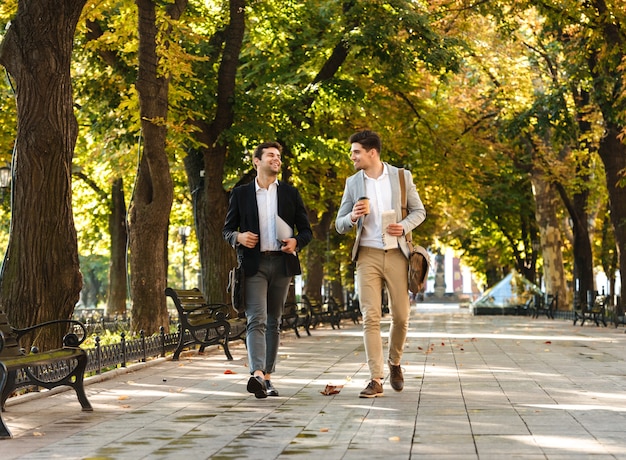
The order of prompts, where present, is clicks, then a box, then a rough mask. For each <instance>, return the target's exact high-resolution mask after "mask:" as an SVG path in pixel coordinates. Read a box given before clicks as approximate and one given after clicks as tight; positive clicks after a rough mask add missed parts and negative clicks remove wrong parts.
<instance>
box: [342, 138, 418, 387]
mask: <svg viewBox="0 0 626 460" xmlns="http://www.w3.org/2000/svg"><path fill="white" fill-rule="evenodd" d="M350 143H351V150H350V159H351V160H352V162H353V164H354V168H355V169H356V171H357V173H356V174H354V175H352V176H350V177H349V178H348V179H347V180H346V186H345V189H344V192H343V198H342V199H341V205H340V206H339V211H338V213H337V219H336V220H335V228H336V229H337V231H338V232H339V233H341V234H344V233H347V232H349V231H351V230H352V229H353V228H356V240H355V242H354V247H353V248H352V260H354V261H356V283H357V288H358V292H359V301H360V307H361V313H362V314H363V341H364V343H365V354H366V357H367V364H368V367H369V371H370V382H369V384H368V385H367V387H366V388H365V389H364V390H363V391H361V393H360V394H359V397H361V398H376V397H379V396H383V385H382V383H383V379H384V376H385V362H384V361H385V360H384V353H383V343H382V337H381V330H380V321H381V317H382V308H381V304H382V299H381V293H382V290H383V287H386V288H387V290H388V292H389V297H390V303H391V309H390V312H391V315H392V318H391V325H390V328H389V352H388V358H387V364H388V366H389V374H390V376H389V380H390V383H391V387H392V388H393V389H394V390H395V391H401V390H402V389H403V387H404V376H403V374H402V368H401V362H400V361H401V359H402V352H403V350H404V343H405V341H406V335H407V331H408V324H409V314H410V302H409V287H408V257H409V247H408V245H407V242H406V238H405V234H408V233H409V232H410V231H411V230H413V229H414V228H415V227H417V226H418V225H419V224H421V223H422V222H423V221H424V219H425V218H426V210H425V209H424V205H423V204H422V200H421V199H420V197H419V194H418V193H417V190H416V188H415V184H414V183H413V178H412V176H411V173H410V172H409V171H405V172H404V180H405V184H406V190H407V208H408V215H407V216H406V217H405V218H404V219H403V218H402V203H401V202H400V200H401V196H400V182H399V170H398V168H396V167H394V166H391V165H389V164H387V163H384V162H383V161H381V159H380V151H381V140H380V137H379V135H378V134H376V133H375V132H373V131H368V130H365V131H359V132H357V133H354V134H353V135H352V136H351V137H350ZM362 197H367V198H368V199H367V200H362V199H361V198H362ZM383 217H384V218H385V222H389V221H391V223H389V224H388V225H386V226H385V228H383Z"/></svg>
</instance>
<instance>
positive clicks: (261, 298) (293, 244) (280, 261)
mask: <svg viewBox="0 0 626 460" xmlns="http://www.w3.org/2000/svg"><path fill="white" fill-rule="evenodd" d="M281 153H282V146H281V145H280V144H279V143H278V142H264V143H262V144H260V145H259V146H258V147H257V148H256V149H255V150H254V153H253V157H252V161H253V162H254V167H255V169H256V172H257V175H256V178H255V180H254V181H253V182H251V183H249V184H246V185H241V186H239V187H235V188H234V189H233V191H232V192H231V195H230V201H229V204H228V211H227V213H226V220H225V222H224V228H223V230H222V234H223V236H224V239H225V240H226V241H227V242H228V243H230V244H231V245H232V246H233V247H234V248H235V249H236V250H237V258H238V260H240V261H241V263H242V266H243V269H244V273H245V283H244V292H245V299H246V318H247V326H246V346H247V349H248V361H249V365H250V374H252V375H251V377H250V379H249V380H248V386H247V389H248V391H249V392H250V393H253V394H254V395H255V396H256V397H257V398H266V397H267V396H278V390H276V388H275V387H274V386H273V384H272V382H271V380H270V379H271V374H272V373H273V372H274V370H275V369H276V359H277V356H278V345H279V338H280V321H281V317H282V313H283V307H284V305H285V300H286V298H287V292H288V290H289V284H290V283H291V280H292V278H293V276H294V275H299V274H300V261H299V259H298V251H300V250H301V249H302V248H303V247H305V246H306V245H307V244H308V243H309V242H310V241H311V239H312V238H313V232H312V231H311V226H310V224H309V219H308V216H307V212H306V209H305V207H304V203H303V202H302V198H301V197H300V193H299V192H298V190H297V189H296V188H295V187H293V186H291V185H289V184H287V183H286V182H282V181H279V180H278V174H279V173H280V171H281V165H282V161H281ZM281 225H282V232H281V228H280V227H281ZM294 228H295V230H296V232H295V233H294ZM286 229H288V230H289V235H286V234H284V231H285V230H286ZM281 234H282V238H281V239H280V240H279V236H281Z"/></svg>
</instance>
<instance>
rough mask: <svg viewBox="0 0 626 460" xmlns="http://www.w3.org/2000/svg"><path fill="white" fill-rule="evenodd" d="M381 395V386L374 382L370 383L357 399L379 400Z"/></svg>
mask: <svg viewBox="0 0 626 460" xmlns="http://www.w3.org/2000/svg"><path fill="white" fill-rule="evenodd" d="M382 395H383V386H382V385H381V384H380V383H378V382H377V381H376V380H372V381H370V383H368V384H367V386H366V387H365V389H364V390H363V391H361V393H359V398H379V397H380V396H382Z"/></svg>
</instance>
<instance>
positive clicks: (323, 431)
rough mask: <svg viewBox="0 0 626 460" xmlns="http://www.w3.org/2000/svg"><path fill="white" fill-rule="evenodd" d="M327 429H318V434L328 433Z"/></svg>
mask: <svg viewBox="0 0 626 460" xmlns="http://www.w3.org/2000/svg"><path fill="white" fill-rule="evenodd" d="M328 431H329V430H328V428H320V433H328Z"/></svg>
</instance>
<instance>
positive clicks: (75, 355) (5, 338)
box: [0, 311, 93, 439]
mask: <svg viewBox="0 0 626 460" xmlns="http://www.w3.org/2000/svg"><path fill="white" fill-rule="evenodd" d="M59 324H66V325H67V326H68V327H69V326H78V327H80V328H81V329H82V333H81V338H80V339H79V337H78V335H77V334H76V333H74V332H69V333H67V334H66V335H65V336H64V337H63V347H62V348H59V349H56V350H49V351H39V350H38V349H37V347H32V348H31V352H30V353H28V354H26V352H25V351H24V349H23V348H21V347H20V339H21V338H22V337H23V336H24V335H26V334H29V333H31V332H33V331H35V330H36V329H40V328H43V327H46V326H52V325H57V327H58V325H59ZM86 337H87V331H86V329H85V326H84V325H83V324H82V323H81V322H80V321H76V320H70V319H68V320H56V321H48V322H45V323H41V324H36V325H34V326H31V327H27V328H24V329H16V328H14V327H12V326H11V325H10V324H9V321H8V318H7V316H6V314H4V313H3V312H1V311H0V406H1V409H2V411H1V412H4V411H5V403H6V400H7V399H8V398H9V396H10V395H11V394H12V393H13V392H14V391H15V390H16V389H17V388H19V387H22V386H27V385H29V386H36V387H42V388H47V389H49V390H51V389H53V388H56V387H59V386H69V387H72V388H73V389H74V391H76V395H77V396H78V401H79V402H80V405H81V406H82V410H84V411H92V410H93V409H92V407H91V404H90V403H89V400H87V395H86V394H85V387H84V376H85V368H86V367H87V353H86V352H85V350H83V349H81V348H80V345H81V344H82V343H83V341H84V340H85V338H86ZM18 375H20V376H22V375H23V376H24V377H25V378H24V379H20V381H19V382H18ZM1 412H0V439H7V438H11V437H12V435H11V432H10V431H9V428H8V427H7V426H6V425H5V423H4V421H3V420H2V415H1Z"/></svg>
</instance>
